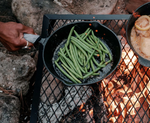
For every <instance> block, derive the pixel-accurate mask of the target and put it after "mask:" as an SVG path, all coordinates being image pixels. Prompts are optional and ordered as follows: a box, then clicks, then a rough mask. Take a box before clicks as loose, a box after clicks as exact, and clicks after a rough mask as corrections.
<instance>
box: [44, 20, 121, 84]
mask: <svg viewBox="0 0 150 123" xmlns="http://www.w3.org/2000/svg"><path fill="white" fill-rule="evenodd" d="M74 25H76V27H75V30H76V31H77V32H78V33H79V34H80V33H83V32H84V31H85V30H86V29H87V28H88V27H90V28H91V29H92V30H98V32H95V35H96V36H97V37H99V38H100V39H102V38H103V40H102V41H103V42H104V43H105V44H106V45H107V47H108V48H109V51H110V52H111V54H112V57H113V61H112V62H111V63H109V64H108V65H107V66H106V67H105V68H103V69H101V70H100V71H99V72H100V75H99V76H96V77H94V78H91V79H87V80H85V81H84V82H83V83H81V84H75V83H73V82H72V81H71V80H69V79H68V78H66V77H65V75H63V74H62V73H61V72H60V71H59V70H58V69H57V68H56V66H55V65H54V60H55V59H56V57H57V56H56V54H57V52H58V51H57V50H59V47H61V46H62V44H63V43H62V41H65V40H66V39H67V38H68V34H69V32H70V30H71V28H72V27H73V26H74ZM90 25H91V26H90ZM45 42H46V43H44V47H43V61H44V65H45V67H46V68H47V69H48V71H49V72H50V73H51V74H52V75H53V76H54V77H56V78H57V79H59V80H60V81H62V82H63V83H64V84H65V85H68V86H70V85H88V84H93V83H96V82H99V81H100V80H102V79H104V78H105V77H107V76H108V75H110V74H111V73H112V72H113V71H114V70H115V69H116V67H117V66H118V64H119V62H120V59H121V51H122V50H121V43H120V41H119V39H118V37H117V36H116V34H115V33H114V32H113V31H111V30H110V29H109V28H107V27H105V26H104V25H102V24H100V23H99V22H97V21H82V22H73V23H70V24H68V25H65V26H62V27H61V28H59V29H57V30H56V31H55V32H54V33H53V34H52V35H51V36H49V37H48V38H47V39H46V41H45ZM60 45H61V46H60Z"/></svg>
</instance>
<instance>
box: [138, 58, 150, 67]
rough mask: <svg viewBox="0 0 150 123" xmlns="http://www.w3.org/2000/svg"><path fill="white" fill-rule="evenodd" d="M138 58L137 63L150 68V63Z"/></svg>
mask: <svg viewBox="0 0 150 123" xmlns="http://www.w3.org/2000/svg"><path fill="white" fill-rule="evenodd" d="M138 57H139V59H138V61H139V63H140V64H141V65H143V66H145V67H150V61H149V60H146V59H144V58H142V57H141V56H138Z"/></svg>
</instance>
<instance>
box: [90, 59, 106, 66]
mask: <svg viewBox="0 0 150 123" xmlns="http://www.w3.org/2000/svg"><path fill="white" fill-rule="evenodd" d="M92 60H93V62H94V63H95V64H96V65H97V66H99V67H102V65H101V64H102V63H104V62H103V61H101V63H97V61H96V59H95V58H94V57H92Z"/></svg>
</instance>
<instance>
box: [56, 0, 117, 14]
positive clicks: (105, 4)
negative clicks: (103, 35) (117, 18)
mask: <svg viewBox="0 0 150 123" xmlns="http://www.w3.org/2000/svg"><path fill="white" fill-rule="evenodd" d="M54 2H55V3H56V4H58V5H59V6H61V7H63V8H65V9H66V10H68V11H69V12H72V13H73V14H111V13H112V11H113V9H114V7H115V5H116V3H117V0H54Z"/></svg>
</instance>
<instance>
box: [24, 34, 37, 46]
mask: <svg viewBox="0 0 150 123" xmlns="http://www.w3.org/2000/svg"><path fill="white" fill-rule="evenodd" d="M23 37H24V38H25V39H26V40H27V41H29V42H31V43H33V44H34V43H35V42H36V41H37V39H38V38H39V37H40V36H39V35H33V34H27V33H24V34H23Z"/></svg>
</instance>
